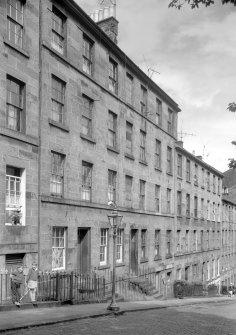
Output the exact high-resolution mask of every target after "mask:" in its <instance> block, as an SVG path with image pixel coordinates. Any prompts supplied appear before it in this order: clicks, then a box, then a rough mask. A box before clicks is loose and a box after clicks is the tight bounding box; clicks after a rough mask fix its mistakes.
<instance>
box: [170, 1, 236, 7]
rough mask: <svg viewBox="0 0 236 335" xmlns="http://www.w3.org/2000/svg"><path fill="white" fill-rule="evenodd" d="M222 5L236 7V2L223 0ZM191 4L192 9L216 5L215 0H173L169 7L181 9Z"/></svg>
mask: <svg viewBox="0 0 236 335" xmlns="http://www.w3.org/2000/svg"><path fill="white" fill-rule="evenodd" d="M221 2H222V4H223V5H224V4H234V6H236V0H221ZM186 3H187V4H189V5H190V6H191V8H192V9H194V8H198V7H199V5H204V6H206V7H208V6H211V5H213V4H214V3H215V1H214V0H172V1H171V2H170V3H169V7H175V8H178V9H181V7H182V6H183V5H184V4H186Z"/></svg>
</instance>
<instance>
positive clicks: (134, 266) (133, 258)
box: [130, 229, 138, 275]
mask: <svg viewBox="0 0 236 335" xmlns="http://www.w3.org/2000/svg"><path fill="white" fill-rule="evenodd" d="M130 273H131V275H137V274H138V229H131V230H130Z"/></svg>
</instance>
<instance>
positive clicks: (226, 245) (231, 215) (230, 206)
mask: <svg viewBox="0 0 236 335" xmlns="http://www.w3.org/2000/svg"><path fill="white" fill-rule="evenodd" d="M235 222H236V203H235V201H234V199H230V198H229V196H224V195H223V197H222V247H221V254H222V256H221V257H222V263H221V264H222V268H221V281H222V285H226V286H228V285H230V283H234V284H235V282H236V272H235V254H236V250H235V245H236V224H235Z"/></svg>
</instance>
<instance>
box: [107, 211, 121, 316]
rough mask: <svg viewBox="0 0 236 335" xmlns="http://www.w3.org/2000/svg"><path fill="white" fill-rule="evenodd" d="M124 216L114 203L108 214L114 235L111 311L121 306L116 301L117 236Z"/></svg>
mask: <svg viewBox="0 0 236 335" xmlns="http://www.w3.org/2000/svg"><path fill="white" fill-rule="evenodd" d="M122 218H123V216H122V215H120V214H119V213H118V211H117V207H116V206H115V205H114V209H113V211H112V213H111V214H109V215H108V220H109V224H110V227H111V229H112V235H113V264H112V265H113V269H112V299H111V303H110V305H109V306H108V307H107V309H108V310H110V311H119V310H120V307H119V306H118V305H117V303H116V238H117V229H119V227H120V224H121V221H122Z"/></svg>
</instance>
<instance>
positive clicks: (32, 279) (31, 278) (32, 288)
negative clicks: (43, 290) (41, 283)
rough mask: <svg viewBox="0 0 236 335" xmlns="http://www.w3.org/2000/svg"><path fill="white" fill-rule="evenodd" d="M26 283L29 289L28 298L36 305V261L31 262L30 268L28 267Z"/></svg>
mask: <svg viewBox="0 0 236 335" xmlns="http://www.w3.org/2000/svg"><path fill="white" fill-rule="evenodd" d="M26 283H27V286H28V289H29V295H30V299H31V302H32V304H33V305H36V306H37V301H36V293H37V287H38V267H37V262H33V263H32V268H31V269H29V273H28V275H27V277H26Z"/></svg>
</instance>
